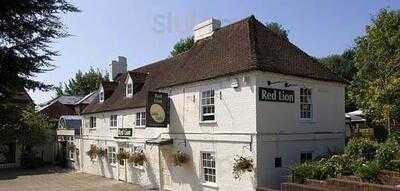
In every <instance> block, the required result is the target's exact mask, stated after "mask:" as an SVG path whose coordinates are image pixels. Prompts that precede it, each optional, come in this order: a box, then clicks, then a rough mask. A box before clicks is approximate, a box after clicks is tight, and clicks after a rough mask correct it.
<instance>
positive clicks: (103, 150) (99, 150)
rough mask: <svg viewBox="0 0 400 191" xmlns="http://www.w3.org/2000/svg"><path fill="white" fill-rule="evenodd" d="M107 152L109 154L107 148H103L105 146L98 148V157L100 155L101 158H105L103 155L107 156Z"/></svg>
mask: <svg viewBox="0 0 400 191" xmlns="http://www.w3.org/2000/svg"><path fill="white" fill-rule="evenodd" d="M106 154H107V151H106V149H103V148H97V150H96V155H97V157H99V158H103V157H105V156H106Z"/></svg>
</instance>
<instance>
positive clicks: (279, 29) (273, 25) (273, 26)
mask: <svg viewBox="0 0 400 191" xmlns="http://www.w3.org/2000/svg"><path fill="white" fill-rule="evenodd" d="M265 26H266V27H267V29H269V30H270V31H272V32H273V33H275V34H277V35H279V36H281V37H282V38H284V39H286V40H289V38H288V34H289V30H287V29H285V28H284V27H283V26H282V25H281V24H279V23H277V22H270V23H266V24H265Z"/></svg>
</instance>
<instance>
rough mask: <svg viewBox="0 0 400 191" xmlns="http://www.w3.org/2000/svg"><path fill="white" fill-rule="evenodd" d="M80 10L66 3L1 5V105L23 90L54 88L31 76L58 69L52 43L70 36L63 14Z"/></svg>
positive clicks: (31, 1) (50, 0) (45, 0)
mask: <svg viewBox="0 0 400 191" xmlns="http://www.w3.org/2000/svg"><path fill="white" fill-rule="evenodd" d="M78 11H79V10H78V9H77V8H76V7H75V6H73V5H72V4H70V3H68V2H66V1H65V0H42V1H39V2H38V1H34V0H25V1H13V0H5V1H1V2H0V76H1V82H0V92H1V94H0V98H1V99H0V100H1V101H0V102H5V101H10V100H11V101H12V99H13V97H14V95H15V93H16V92H18V91H20V89H21V87H23V88H26V89H33V90H36V89H40V90H48V89H49V88H51V86H50V85H47V84H44V83H43V82H39V81H35V80H33V79H32V78H31V77H33V76H34V75H35V74H38V73H42V72H46V71H49V70H52V69H53V68H54V66H53V65H52V64H51V61H52V58H53V57H54V56H56V55H58V52H57V51H54V50H52V49H51V47H50V43H52V42H53V40H55V39H57V38H62V37H67V36H68V33H66V32H65V30H64V25H63V24H62V22H61V18H60V14H65V13H68V12H78Z"/></svg>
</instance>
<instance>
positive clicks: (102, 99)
mask: <svg viewBox="0 0 400 191" xmlns="http://www.w3.org/2000/svg"><path fill="white" fill-rule="evenodd" d="M99 100H100V102H103V101H104V91H103V90H100V92H99Z"/></svg>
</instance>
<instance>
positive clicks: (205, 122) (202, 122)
mask: <svg viewBox="0 0 400 191" xmlns="http://www.w3.org/2000/svg"><path fill="white" fill-rule="evenodd" d="M199 124H217V121H215V120H214V121H200V122H199Z"/></svg>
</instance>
